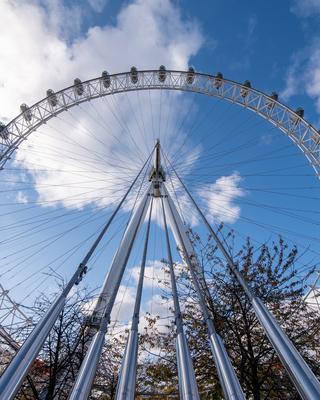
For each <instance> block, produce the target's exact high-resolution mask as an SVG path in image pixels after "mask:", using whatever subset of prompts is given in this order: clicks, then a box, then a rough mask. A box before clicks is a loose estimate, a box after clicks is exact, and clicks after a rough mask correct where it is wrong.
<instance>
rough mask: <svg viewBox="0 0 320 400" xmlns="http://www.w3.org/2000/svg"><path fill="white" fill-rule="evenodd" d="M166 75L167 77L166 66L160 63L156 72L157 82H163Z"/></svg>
mask: <svg viewBox="0 0 320 400" xmlns="http://www.w3.org/2000/svg"><path fill="white" fill-rule="evenodd" d="M166 77H167V71H166V67H165V66H164V65H160V68H159V72H158V78H159V82H162V83H163V82H164V81H165V80H166Z"/></svg>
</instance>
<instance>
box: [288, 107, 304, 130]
mask: <svg viewBox="0 0 320 400" xmlns="http://www.w3.org/2000/svg"><path fill="white" fill-rule="evenodd" d="M303 117H304V109H303V108H301V107H299V108H297V109H296V111H295V115H292V116H291V117H290V119H291V122H292V125H294V126H296V125H297V124H298V122H299V119H300V118H303Z"/></svg>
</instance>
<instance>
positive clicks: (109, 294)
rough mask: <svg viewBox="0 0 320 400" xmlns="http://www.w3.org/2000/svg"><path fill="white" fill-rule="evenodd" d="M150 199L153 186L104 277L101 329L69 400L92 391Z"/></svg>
mask: <svg viewBox="0 0 320 400" xmlns="http://www.w3.org/2000/svg"><path fill="white" fill-rule="evenodd" d="M150 199H151V194H150V190H148V191H147V193H146V194H145V195H144V197H143V199H142V200H141V202H140V204H139V206H138V207H137V209H136V211H135V213H134V215H133V217H132V219H131V221H130V223H129V225H128V227H127V229H126V232H125V234H124V237H123V239H122V241H121V243H120V246H119V248H118V251H117V252H116V255H115V257H114V259H113V261H112V264H111V267H110V270H109V273H108V275H107V277H106V279H105V281H104V284H103V287H102V290H101V292H100V295H99V299H98V302H97V305H96V307H95V310H94V312H93V325H94V326H99V329H98V331H97V332H96V333H95V334H94V336H93V339H92V341H91V343H90V345H89V348H88V351H87V353H86V356H85V359H84V360H83V362H82V364H81V368H80V371H79V373H78V376H77V380H76V382H75V385H74V387H73V390H72V393H71V395H70V397H69V400H86V399H87V398H88V397H89V395H90V391H91V387H92V384H93V380H94V377H95V374H96V370H97V366H98V362H99V358H100V356H101V352H102V348H103V345H104V341H105V335H106V332H107V329H108V325H109V322H110V315H111V311H112V308H113V305H114V301H115V299H116V296H117V293H118V290H119V286H120V283H121V279H122V276H123V274H124V271H125V268H126V266H127V262H128V259H129V256H130V253H131V250H132V247H133V244H134V241H135V239H136V236H137V234H138V231H139V229H140V227H141V224H142V223H143V221H144V218H145V214H146V212H147V209H148V207H149V204H150Z"/></svg>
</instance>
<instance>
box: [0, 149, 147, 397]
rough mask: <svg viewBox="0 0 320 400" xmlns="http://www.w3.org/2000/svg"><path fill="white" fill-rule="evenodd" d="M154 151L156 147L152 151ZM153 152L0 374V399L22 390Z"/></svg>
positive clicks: (13, 395)
mask: <svg viewBox="0 0 320 400" xmlns="http://www.w3.org/2000/svg"><path fill="white" fill-rule="evenodd" d="M152 153H153V151H152ZM152 153H151V154H150V155H149V157H148V158H147V160H146V162H145V163H144V165H143V166H142V168H141V169H140V171H139V173H138V175H137V176H136V177H135V179H134V180H133V182H132V184H131V185H130V187H129V188H128V190H127V192H126V193H125V195H124V196H123V197H122V199H121V201H120V202H119V204H118V206H117V207H116V209H115V210H114V212H113V213H112V215H111V217H110V218H109V219H108V221H107V222H106V224H105V226H104V227H103V229H102V230H101V232H100V233H99V235H98V237H97V238H96V240H95V241H94V243H93V244H92V246H91V248H90V249H89V251H88V252H87V254H86V255H85V257H84V258H83V260H82V262H80V264H79V266H78V268H77V269H76V271H75V272H74V274H73V275H72V277H71V278H70V280H69V281H68V282H67V285H66V286H65V288H64V289H63V291H62V292H61V293H60V295H58V296H57V298H56V299H55V300H54V301H53V302H52V304H51V306H50V307H49V309H48V310H47V312H46V313H45V314H44V315H43V317H42V318H41V319H40V321H39V322H38V323H37V325H36V326H35V328H34V329H33V331H32V332H31V334H30V335H29V336H28V338H27V339H26V340H25V342H24V343H23V345H22V346H21V347H20V349H19V351H18V352H17V354H16V355H15V357H14V358H13V360H12V361H11V363H10V364H9V365H8V367H7V368H6V370H5V371H4V373H3V374H2V376H1V378H0V400H12V399H13V398H14V397H15V395H16V394H17V392H18V391H19V389H20V387H21V385H22V382H23V380H24V378H25V377H26V375H27V373H28V371H29V370H30V368H31V366H32V363H33V361H34V360H35V359H36V357H37V355H38V353H39V351H40V349H41V347H42V346H43V343H44V342H45V340H46V338H47V337H48V335H49V332H50V330H51V329H52V327H53V325H54V323H55V322H56V320H57V318H58V316H59V314H60V312H61V311H62V309H63V307H64V305H65V302H66V299H67V296H68V294H69V293H70V291H71V289H72V288H73V286H74V285H77V284H78V283H79V282H80V281H81V280H82V278H83V276H84V275H85V274H86V272H87V263H88V261H89V260H90V258H91V257H92V255H93V253H94V251H95V250H96V248H97V247H98V245H99V243H100V242H101V240H102V238H103V237H104V235H105V233H106V232H107V230H108V229H109V227H110V225H111V223H112V221H113V220H114V218H115V216H116V215H117V213H118V211H119V210H120V208H121V207H122V205H123V203H124V202H125V200H126V198H127V197H128V195H129V193H130V192H131V190H132V188H133V186H134V185H135V184H136V182H137V180H138V178H139V177H140V175H141V173H142V171H143V170H144V168H145V167H146V165H147V163H148V162H149V159H150V157H151V155H152Z"/></svg>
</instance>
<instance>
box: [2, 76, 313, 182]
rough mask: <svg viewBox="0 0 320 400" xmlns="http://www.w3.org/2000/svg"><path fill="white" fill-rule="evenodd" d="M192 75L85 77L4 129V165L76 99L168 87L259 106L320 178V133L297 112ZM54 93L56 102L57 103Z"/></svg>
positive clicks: (228, 83)
mask: <svg viewBox="0 0 320 400" xmlns="http://www.w3.org/2000/svg"><path fill="white" fill-rule="evenodd" d="M188 74H190V72H188V71H165V79H164V80H163V81H161V79H159V70H148V71H139V72H137V79H136V80H135V79H132V75H131V73H130V72H125V73H119V74H114V75H108V77H109V78H110V80H109V83H108V85H105V82H104V80H103V76H102V77H99V78H95V79H91V80H88V81H85V82H81V83H80V85H81V87H82V94H79V91H78V90H77V88H78V87H79V83H78V84H76V85H74V86H70V87H68V88H66V89H63V90H61V91H59V92H56V93H54V94H53V95H51V96H48V97H46V98H44V99H43V100H41V101H39V102H38V103H36V104H34V105H33V106H31V107H30V108H27V109H26V110H25V111H24V112H22V113H21V114H20V115H18V116H17V117H16V118H15V119H14V120H12V121H11V122H10V123H9V124H8V125H7V126H6V127H5V128H4V129H3V130H2V131H1V132H0V169H2V168H3V167H4V165H5V163H6V161H7V160H8V159H10V157H11V155H12V153H13V152H14V151H15V150H16V149H17V148H18V146H19V145H20V143H21V142H22V141H23V140H26V139H27V138H28V136H29V135H30V134H31V133H32V132H33V131H35V130H36V129H37V128H38V127H39V126H40V125H42V124H43V123H45V122H46V121H48V120H49V119H50V118H52V117H54V116H56V115H57V114H59V113H61V112H63V111H65V110H67V109H69V108H71V107H73V106H75V105H77V104H80V103H83V102H85V101H89V100H91V99H95V98H98V97H102V96H107V95H112V94H116V93H123V92H129V91H136V90H149V89H167V90H179V91H186V92H195V93H201V94H205V95H208V96H214V97H218V98H220V99H223V100H227V101H230V102H233V103H235V104H238V105H240V106H243V107H245V108H247V109H249V110H251V111H254V112H255V113H256V114H258V115H260V116H261V117H263V118H264V119H266V120H267V121H269V122H270V123H272V124H273V125H275V126H276V127H277V128H279V129H281V130H282V131H283V132H284V133H285V134H286V135H287V136H288V137H289V138H290V139H291V140H292V141H293V142H294V143H295V144H296V145H297V146H298V147H299V148H300V149H301V151H302V152H303V153H304V155H305V156H306V157H307V159H308V161H309V163H310V164H311V166H312V167H313V168H314V170H315V172H316V175H317V177H320V133H319V132H318V131H317V130H316V129H315V128H314V127H313V126H312V125H311V124H310V123H308V122H307V121H306V120H305V119H303V118H302V117H300V116H299V115H298V114H297V113H296V112H295V111H293V110H291V109H290V108H288V107H287V106H285V105H284V104H282V103H280V102H279V101H276V100H275V99H273V98H272V97H270V96H268V95H266V94H265V93H262V92H261V91H258V90H256V89H252V88H250V87H247V86H245V85H242V84H240V83H237V82H234V81H231V80H227V79H224V78H221V77H219V76H213V75H209V74H202V73H197V72H194V73H192V74H193V75H192V79H191V81H190V80H188V77H190V75H188ZM188 81H189V82H188ZM53 96H55V97H54V98H55V102H52V99H53ZM53 103H56V104H55V105H53Z"/></svg>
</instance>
